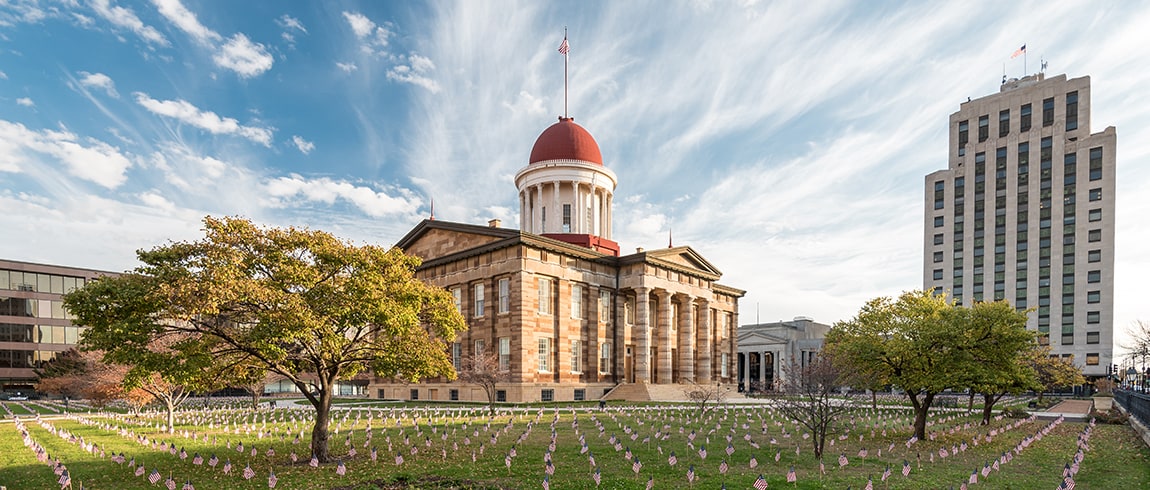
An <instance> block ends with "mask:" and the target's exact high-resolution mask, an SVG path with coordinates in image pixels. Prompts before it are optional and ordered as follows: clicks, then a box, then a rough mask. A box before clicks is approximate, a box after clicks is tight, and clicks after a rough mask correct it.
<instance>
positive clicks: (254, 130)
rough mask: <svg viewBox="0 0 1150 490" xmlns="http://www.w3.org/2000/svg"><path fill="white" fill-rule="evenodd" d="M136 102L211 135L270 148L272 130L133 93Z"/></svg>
mask: <svg viewBox="0 0 1150 490" xmlns="http://www.w3.org/2000/svg"><path fill="white" fill-rule="evenodd" d="M132 95H134V96H135V97H136V102H137V103H138V104H140V105H141V106H143V107H144V108H145V109H147V110H148V111H150V112H152V113H153V114H157V115H160V116H165V117H170V118H173V119H176V120H178V121H181V122H183V123H186V124H190V125H192V126H195V127H197V128H200V129H203V130H205V131H207V132H209V133H212V134H232V135H237V136H242V137H244V138H247V139H249V140H252V141H254V142H256V143H259V144H261V145H264V146H271V142H272V130H271V129H269V128H264V127H259V126H244V125H242V124H240V123H239V121H237V120H235V119H233V118H230V117H220V116H219V115H218V114H216V113H214V112H212V111H205V110H201V109H199V108H198V107H196V106H194V105H192V103H190V102H188V101H186V100H182V99H176V100H156V99H153V98H151V97H149V96H148V95H147V94H145V93H143V92H135V93H133V94H132Z"/></svg>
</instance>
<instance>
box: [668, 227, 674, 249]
mask: <svg viewBox="0 0 1150 490" xmlns="http://www.w3.org/2000/svg"><path fill="white" fill-rule="evenodd" d="M667 248H675V245H674V243H673V242H672V241H671V229H670V228H667Z"/></svg>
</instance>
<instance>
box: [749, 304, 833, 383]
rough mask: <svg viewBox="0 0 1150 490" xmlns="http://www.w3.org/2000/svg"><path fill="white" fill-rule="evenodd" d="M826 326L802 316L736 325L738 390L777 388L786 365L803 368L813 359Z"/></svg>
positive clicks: (784, 372) (821, 343)
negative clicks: (737, 332) (737, 336)
mask: <svg viewBox="0 0 1150 490" xmlns="http://www.w3.org/2000/svg"><path fill="white" fill-rule="evenodd" d="M830 329H831V327H830V325H824V324H822V323H815V321H814V320H813V319H811V318H809V317H805V316H799V317H795V319H794V320H791V321H789V322H788V321H778V322H774V323H757V324H754V325H743V326H741V327H739V338H738V345H739V360H738V361H739V381H738V382H739V391H743V392H748V393H749V392H756V391H773V390H776V389H778V387H779V386H780V385H781V384H782V383H783V381H784V380H785V379H786V373H787V369H788V366H791V365H795V366H798V367H803V366H806V365H807V363H809V362H811V361H813V360H814V358H815V356H816V355H818V352H819V351H820V350H822V348H823V339H825V338H826V336H827V332H829V331H830Z"/></svg>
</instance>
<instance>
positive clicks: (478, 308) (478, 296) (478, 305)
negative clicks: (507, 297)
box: [474, 284, 483, 318]
mask: <svg viewBox="0 0 1150 490" xmlns="http://www.w3.org/2000/svg"><path fill="white" fill-rule="evenodd" d="M474 292H475V298H474V299H475V317H476V318H479V317H482V316H483V285H482V284H476V285H475V288H474Z"/></svg>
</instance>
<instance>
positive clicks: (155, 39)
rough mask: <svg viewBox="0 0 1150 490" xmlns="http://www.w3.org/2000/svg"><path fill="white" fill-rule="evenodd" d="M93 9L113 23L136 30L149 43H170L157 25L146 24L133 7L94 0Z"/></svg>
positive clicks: (109, 1)
mask: <svg viewBox="0 0 1150 490" xmlns="http://www.w3.org/2000/svg"><path fill="white" fill-rule="evenodd" d="M92 9H93V10H95V11H96V14H98V15H99V16H100V17H103V18H104V20H107V21H108V22H111V23H112V25H115V26H116V27H121V28H124V29H128V30H130V31H132V32H135V33H136V35H138V36H140V37H141V38H143V39H144V40H145V41H147V42H148V43H151V44H156V45H160V46H168V45H169V43H168V40H167V38H165V37H164V36H163V34H160V31H157V30H156V28H155V27H152V26H149V25H145V24H144V22H143V21H142V20H140V18H139V17H137V16H136V13H135V12H132V10H131V9H127V8H124V7H120V6H118V5H115V6H113V5H112V4H111V0H93V1H92Z"/></svg>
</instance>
